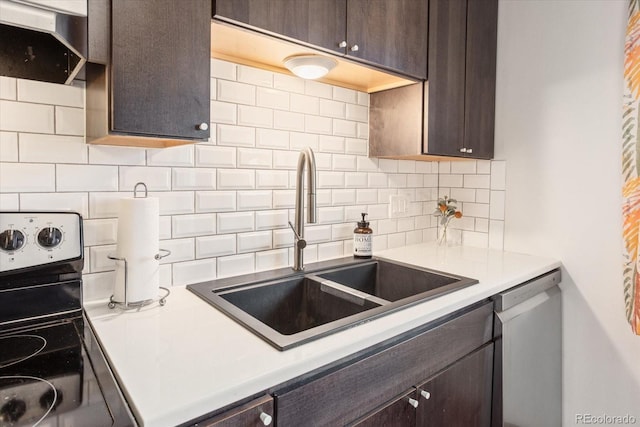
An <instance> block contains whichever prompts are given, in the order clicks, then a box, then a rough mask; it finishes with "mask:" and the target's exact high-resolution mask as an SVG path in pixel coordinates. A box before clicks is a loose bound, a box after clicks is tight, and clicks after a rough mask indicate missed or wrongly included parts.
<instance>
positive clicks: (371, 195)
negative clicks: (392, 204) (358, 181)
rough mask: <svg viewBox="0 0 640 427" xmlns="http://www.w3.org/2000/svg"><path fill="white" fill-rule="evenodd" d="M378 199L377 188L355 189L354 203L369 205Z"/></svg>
mask: <svg viewBox="0 0 640 427" xmlns="http://www.w3.org/2000/svg"><path fill="white" fill-rule="evenodd" d="M377 201H378V190H376V189H369V188H368V189H362V190H357V191H356V203H357V204H359V205H369V204H372V203H376V202H377Z"/></svg>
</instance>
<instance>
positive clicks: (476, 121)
mask: <svg viewBox="0 0 640 427" xmlns="http://www.w3.org/2000/svg"><path fill="white" fill-rule="evenodd" d="M497 39H498V0H476V1H469V6H468V10H467V53H466V55H467V56H466V69H467V73H466V86H465V115H464V145H463V146H464V147H467V152H468V150H469V148H470V149H472V150H473V152H472V153H471V154H470V157H478V158H483V159H490V158H492V157H493V145H494V141H493V139H494V138H493V137H494V128H495V98H496V50H497Z"/></svg>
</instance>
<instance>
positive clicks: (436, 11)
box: [424, 0, 467, 156]
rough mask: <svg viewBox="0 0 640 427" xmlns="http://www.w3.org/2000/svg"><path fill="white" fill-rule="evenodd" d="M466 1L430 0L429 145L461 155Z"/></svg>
mask: <svg viewBox="0 0 640 427" xmlns="http://www.w3.org/2000/svg"><path fill="white" fill-rule="evenodd" d="M466 15H467V1H466V0H430V1H429V73H428V74H429V104H428V144H425V146H424V152H425V153H429V154H442V155H454V156H460V155H461V153H460V149H461V148H462V147H463V145H462V143H463V140H464V126H463V123H464V102H465V60H466V57H465V44H466V21H467V17H466Z"/></svg>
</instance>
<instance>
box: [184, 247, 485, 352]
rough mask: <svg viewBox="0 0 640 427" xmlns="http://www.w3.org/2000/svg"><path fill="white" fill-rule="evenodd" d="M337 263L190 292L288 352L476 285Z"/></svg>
mask: <svg viewBox="0 0 640 427" xmlns="http://www.w3.org/2000/svg"><path fill="white" fill-rule="evenodd" d="M337 264H338V266H337V267H334V268H332V267H327V266H326V265H325V266H322V267H321V268H319V269H314V268H313V267H311V268H309V270H308V272H307V273H306V274H302V273H297V274H291V273H292V272H291V270H284V271H283V272H286V274H287V277H281V278H277V279H274V278H273V276H274V275H276V274H274V273H273V272H268V273H264V274H260V273H257V274H253V275H250V276H247V277H239V278H233V279H231V280H229V279H222V280H219V281H211V282H204V283H198V284H195V285H189V286H188V288H189V290H191V291H192V292H194V293H195V294H196V295H198V296H200V297H201V298H203V299H204V300H205V301H207V302H209V303H210V304H211V305H213V306H214V307H216V308H218V309H220V310H221V311H223V312H224V313H226V314H227V315H229V316H230V317H231V318H232V319H234V320H235V321H237V322H238V323H240V324H242V325H243V326H245V327H246V328H248V329H249V330H250V331H252V332H253V333H255V334H256V335H258V336H259V337H261V338H262V339H264V340H265V341H267V342H269V343H270V344H271V345H273V346H274V347H276V348H277V349H279V350H286V349H288V348H291V347H295V346H298V345H300V344H303V343H305V342H308V341H311V340H315V339H318V338H320V337H323V336H326V335H328V334H332V333H334V332H337V331H339V330H342V329H344V328H347V327H352V326H355V325H357V324H359V323H362V322H364V321H368V320H371V319H373V318H376V317H379V316H382V315H385V314H388V313H390V312H392V311H395V310H399V309H402V308H405V307H408V306H410V305H413V304H416V303H419V302H422V301H426V300H428V299H432V298H436V297H438V296H441V295H444V294H446V293H449V292H453V291H455V290H458V289H461V288H464V287H467V286H470V285H473V284H475V283H477V282H478V281H477V280H474V279H469V278H466V277H461V276H456V275H452V274H448V273H442V272H438V271H433V270H428V269H421V268H415V267H410V266H407V265H403V264H400V263H396V262H390V261H384V260H375V259H374V260H372V261H367V262H357V263H346V262H345V260H341V261H340V262H337ZM345 264H346V265H345ZM265 276H266V277H267V279H261V277H265Z"/></svg>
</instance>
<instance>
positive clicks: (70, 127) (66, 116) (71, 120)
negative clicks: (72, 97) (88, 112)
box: [56, 106, 84, 136]
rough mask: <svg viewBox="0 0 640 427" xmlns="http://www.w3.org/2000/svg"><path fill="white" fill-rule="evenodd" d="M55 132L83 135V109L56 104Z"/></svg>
mask: <svg viewBox="0 0 640 427" xmlns="http://www.w3.org/2000/svg"><path fill="white" fill-rule="evenodd" d="M56 133H57V134H58V135H78V136H84V109H83V108H73V107H58V106H56Z"/></svg>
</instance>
